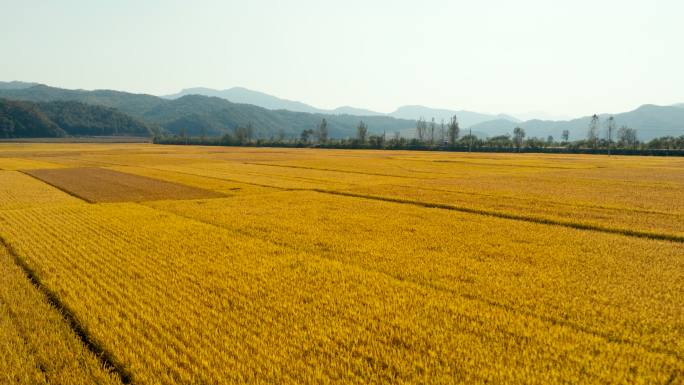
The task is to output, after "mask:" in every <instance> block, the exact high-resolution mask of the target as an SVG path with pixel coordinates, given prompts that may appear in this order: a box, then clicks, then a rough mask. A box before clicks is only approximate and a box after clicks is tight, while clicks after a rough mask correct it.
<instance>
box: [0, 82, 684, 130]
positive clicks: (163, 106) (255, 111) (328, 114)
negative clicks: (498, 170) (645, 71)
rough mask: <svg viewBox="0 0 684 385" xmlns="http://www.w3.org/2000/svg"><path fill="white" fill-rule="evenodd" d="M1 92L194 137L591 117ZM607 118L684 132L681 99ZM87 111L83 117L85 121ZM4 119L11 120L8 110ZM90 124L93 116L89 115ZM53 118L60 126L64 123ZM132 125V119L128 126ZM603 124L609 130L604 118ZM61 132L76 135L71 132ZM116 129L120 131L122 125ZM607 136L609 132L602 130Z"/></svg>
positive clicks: (498, 126)
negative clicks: (324, 125) (249, 130)
mask: <svg viewBox="0 0 684 385" xmlns="http://www.w3.org/2000/svg"><path fill="white" fill-rule="evenodd" d="M0 98H4V99H9V100H23V101H29V102H35V103H38V105H36V106H33V108H34V109H38V110H41V111H42V110H43V109H47V106H45V105H43V106H42V107H41V106H40V103H46V102H55V101H62V102H64V101H71V102H78V103H81V104H84V105H94V106H101V107H106V108H109V109H113V110H116V111H117V112H120V113H121V114H126V115H128V116H129V117H130V118H131V119H133V120H134V121H135V122H139V123H140V124H143V125H145V129H137V128H136V129H133V131H135V132H137V133H138V134H144V133H147V132H154V131H155V130H165V131H167V132H169V133H174V134H177V133H180V132H186V133H187V134H189V135H212V136H213V135H223V134H225V133H230V132H233V130H235V129H236V127H238V126H243V127H244V126H246V125H250V124H251V125H252V126H253V127H254V129H255V131H256V134H257V135H259V136H261V137H275V136H284V137H296V136H298V135H299V134H300V133H301V132H302V130H307V129H315V128H316V127H317V125H318V124H319V123H320V121H321V120H322V119H326V120H327V121H328V128H329V133H330V136H331V137H336V138H343V137H351V136H354V135H355V132H356V125H357V124H358V122H359V121H360V120H363V121H364V122H365V123H367V124H368V126H369V131H370V133H372V134H373V133H374V134H381V133H383V132H386V133H389V134H393V133H394V132H397V131H399V132H401V133H402V134H403V135H405V136H413V134H412V133H413V131H414V128H415V125H416V122H415V120H416V119H418V118H420V117H423V118H425V119H426V120H431V119H432V118H433V117H434V118H435V120H436V122H437V123H438V124H439V123H440V122H441V120H442V119H444V120H445V121H446V120H448V118H450V117H451V116H453V115H456V116H457V117H458V119H459V122H460V123H461V128H462V130H463V132H465V130H471V131H472V133H473V134H475V135H478V136H481V137H486V136H490V137H491V136H497V135H506V134H511V133H512V131H513V129H514V128H515V127H517V126H519V127H522V128H524V129H525V131H526V134H527V136H528V137H532V136H535V137H541V138H546V137H547V136H553V137H554V138H556V139H559V138H560V137H561V135H562V132H563V131H564V130H568V131H569V133H570V140H578V139H582V138H584V137H585V136H586V133H587V127H588V125H589V122H590V120H591V117H590V116H585V117H580V118H576V119H569V120H538V119H533V120H527V121H519V120H518V119H516V118H515V117H513V116H510V115H505V114H499V115H492V114H480V113H477V112H470V111H459V110H447V109H435V108H430V107H424V106H403V107H400V108H398V109H397V110H396V111H394V112H392V113H390V114H382V113H378V112H374V111H370V110H366V109H361V108H354V107H340V108H337V109H334V110H323V109H318V108H316V107H313V106H310V105H307V104H305V103H302V102H295V101H290V100H286V99H281V98H278V97H275V96H272V95H268V94H264V93H262V92H258V91H252V90H248V89H246V88H239V87H236V88H231V89H228V90H223V91H220V90H212V89H209V88H192V89H186V90H183V91H182V92H181V93H179V94H175V95H167V96H165V97H158V96H154V95H148V94H134V93H128V92H121V91H112V90H94V91H87V90H69V89H62V88H55V87H49V86H46V85H42V84H36V83H26V82H0ZM55 106H59V105H54V106H52V110H51V113H52V114H53V115H54V114H55V113H56V112H58V111H57V110H55V108H56V107H55ZM65 108H66V107H65ZM69 108H70V110H69V114H68V115H69V116H70V118H73V117H74V116H75V115H76V114H77V111H86V110H85V109H84V108H83V107H79V108H76V107H75V106H73V105H72V106H69ZM302 110H305V111H302ZM42 112H44V115H45V116H46V117H47V118H48V119H50V117H49V116H47V115H48V114H45V112H46V111H42ZM83 113H86V112H83ZM86 115H87V116H90V117H92V116H93V115H95V116H99V117H103V116H105V115H106V114H105V113H104V111H97V112H96V111H87V114H86ZM608 116H609V115H608V114H601V115H600V117H601V120H602V121H603V122H605V120H606V119H607V117H608ZM610 116H614V117H615V121H616V124H617V126H618V127H620V126H622V125H626V126H629V127H631V128H635V129H637V131H638V137H639V139H640V140H650V139H652V138H655V137H661V136H679V135H683V134H684V103H680V104H675V105H671V106H656V105H649V104H647V105H643V106H641V107H639V108H637V109H635V110H632V111H628V112H623V113H617V114H611V115H610ZM90 117H88V118H87V119H84V120H83V121H84V122H87V121H88V119H90ZM53 118H54V116H53ZM5 119H6V120H5V122H7V119H8V118H7V115H6V116H5ZM54 119H55V120H58V119H57V118H54ZM121 119H123V118H122V117H117V120H119V121H121ZM91 122H95V121H94V120H91ZM0 123H1V122H0ZM7 124H9V123H7ZM55 124H56V126H58V127H61V126H60V124H58V123H55ZM92 124H95V123H92ZM62 125H64V121H62ZM95 126H96V127H99V128H97V129H95V130H94V132H109V131H108V129H104V131H102V129H101V127H103V126H102V122H100V123H97V124H95ZM133 126H135V124H132V126H131V127H133ZM81 128H84V127H81ZM601 128H602V130H604V131H605V127H604V125H603V124H602V126H601ZM98 130H100V131H98ZM63 131H64V132H66V133H67V134H68V135H72V134H71V133H69V132H68V130H63ZM50 132H54V130H51V131H50ZM114 132H119V133H121V131H120V129H116V130H115V131H114ZM602 135H603V136H605V133H602Z"/></svg>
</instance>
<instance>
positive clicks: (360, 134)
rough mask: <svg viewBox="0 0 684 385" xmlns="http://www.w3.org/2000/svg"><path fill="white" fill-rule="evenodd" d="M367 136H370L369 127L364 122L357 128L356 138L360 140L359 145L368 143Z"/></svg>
mask: <svg viewBox="0 0 684 385" xmlns="http://www.w3.org/2000/svg"><path fill="white" fill-rule="evenodd" d="M367 135H368V126H367V125H366V123H364V122H363V120H362V121H360V122H359V125H358V126H356V138H357V139H358V140H359V143H361V144H364V143H366V136H367Z"/></svg>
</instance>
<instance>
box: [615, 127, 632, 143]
mask: <svg viewBox="0 0 684 385" xmlns="http://www.w3.org/2000/svg"><path fill="white" fill-rule="evenodd" d="M617 142H618V143H617V145H618V147H622V148H625V147H631V148H635V147H636V144H637V132H636V130H635V129H633V128H629V127H627V126H622V127H620V128H618V130H617Z"/></svg>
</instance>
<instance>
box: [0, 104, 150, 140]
mask: <svg viewBox="0 0 684 385" xmlns="http://www.w3.org/2000/svg"><path fill="white" fill-rule="evenodd" d="M157 130H158V129H156V128H155V127H154V126H152V125H149V124H147V123H144V122H142V121H140V120H139V119H136V118H133V117H131V116H128V115H126V114H124V113H122V112H120V111H118V110H116V109H113V108H109V107H103V106H94V105H89V104H84V103H80V102H73V101H55V102H42V103H33V102H28V101H16V100H7V99H0V137H4V138H21V137H60V136H110V135H126V136H151V135H152V134H153V133H154V132H155V131H157Z"/></svg>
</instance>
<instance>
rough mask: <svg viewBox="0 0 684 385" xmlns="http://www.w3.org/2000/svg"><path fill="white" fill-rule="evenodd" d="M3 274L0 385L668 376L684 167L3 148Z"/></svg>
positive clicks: (397, 155) (683, 280) (674, 353)
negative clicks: (0, 384) (35, 384)
mask: <svg viewBox="0 0 684 385" xmlns="http://www.w3.org/2000/svg"><path fill="white" fill-rule="evenodd" d="M0 271H1V272H2V275H1V276H0V279H1V281H0V282H1V283H2V285H1V286H0V336H1V337H2V338H0V371H1V372H2V373H0V383H5V382H7V383H21V384H33V383H47V384H91V383H99V384H112V383H119V384H121V383H131V384H224V383H228V384H241V383H254V384H259V383H274V384H276V383H277V384H281V383H293V384H295V383H297V384H320V383H344V384H347V383H352V384H367V383H378V384H379V383H401V384H455V383H463V384H471V383H475V384H478V383H482V384H484V383H492V384H499V383H505V384H568V383H572V384H604V383H610V384H681V383H684V159H682V158H655V157H619V156H613V157H607V156H590V155H586V156H584V155H539V154H535V155H531V154H475V153H473V154H468V153H445V152H413V151H366V150H324V149H281V148H245V147H240V148H237V147H236V148H232V147H199V146H158V145H151V144H140V143H124V144H115V143H100V144H86V143H78V144H69V143H2V144H0Z"/></svg>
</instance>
